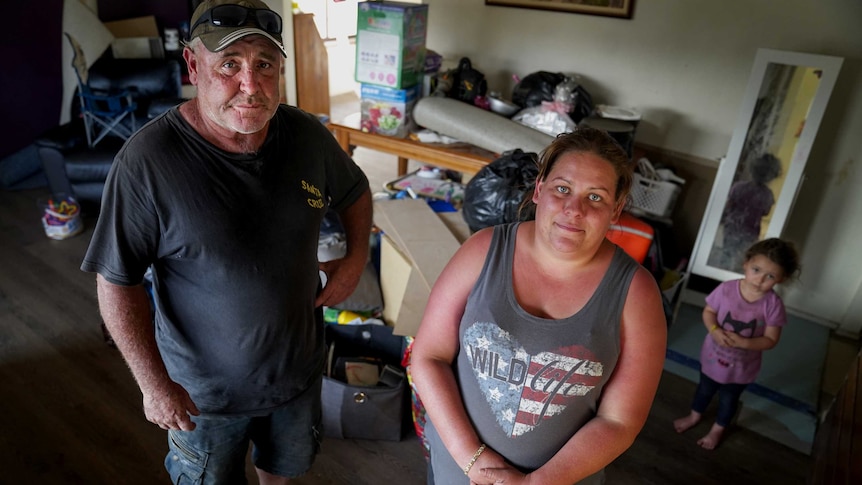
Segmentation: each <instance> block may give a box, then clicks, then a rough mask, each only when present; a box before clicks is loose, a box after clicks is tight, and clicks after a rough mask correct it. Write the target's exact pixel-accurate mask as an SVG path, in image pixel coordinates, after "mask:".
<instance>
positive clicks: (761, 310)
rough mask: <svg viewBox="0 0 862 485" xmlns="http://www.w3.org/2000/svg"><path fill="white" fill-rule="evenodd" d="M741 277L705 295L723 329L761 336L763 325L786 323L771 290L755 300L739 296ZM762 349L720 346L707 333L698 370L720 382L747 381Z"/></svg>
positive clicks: (756, 367)
mask: <svg viewBox="0 0 862 485" xmlns="http://www.w3.org/2000/svg"><path fill="white" fill-rule="evenodd" d="M740 281H741V280H732V281H725V282H724V283H721V284H720V285H719V286H718V288H716V289H715V290H713V292H712V293H710V294H709V296H707V297H706V303H707V305H709V306H710V307H712V308H713V309H715V310H716V311H717V316H718V324H719V326H720V327H721V328H723V329H724V330H726V331H731V332H734V333H737V334H739V335H741V336H743V337H748V338H751V337H760V336H762V335H763V334H764V333H765V332H766V327H783V326H784V325H785V324H786V323H787V314H786V313H785V310H784V303H783V302H782V301H781V297H780V296H778V294H777V293H775V292H774V291H771V290H770V292H769V293H767V294H766V295H764V296H763V297H762V298H760V299H759V300H757V301H755V302H748V301H745V299H744V298H742V294H741V293H740V291H739V283H740ZM762 357H763V351H762V350H746V349H737V348H729V347H722V346H720V345H718V344H717V343H716V342H715V340H714V339H713V338H712V335H711V334H707V336H706V338H705V339H704V341H703V346H702V347H701V350H700V367H701V371H702V372H703V373H704V374H706V375H707V376H709V377H710V378H712V379H713V380H715V381H716V382H720V383H722V384H729V383H733V384H750V383H752V382H754V380H755V379H756V378H757V374H758V373H759V372H760V365H761V361H762Z"/></svg>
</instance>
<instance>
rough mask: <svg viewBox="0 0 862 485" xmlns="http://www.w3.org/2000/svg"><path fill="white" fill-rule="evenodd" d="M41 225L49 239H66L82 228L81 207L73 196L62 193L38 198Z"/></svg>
mask: <svg viewBox="0 0 862 485" xmlns="http://www.w3.org/2000/svg"><path fill="white" fill-rule="evenodd" d="M38 204H39V208H40V210H41V211H42V227H43V228H44V229H45V235H46V236H48V237H49V238H51V239H58V240H60V239H67V238H70V237H72V236H74V235H76V234H79V233H80V232H81V231H83V230H84V224H83V223H82V221H81V207H80V205H78V201H76V200H75V199H74V197H71V196H66V195H64V194H59V195H54V196H51V197H48V198H45V199H39V201H38Z"/></svg>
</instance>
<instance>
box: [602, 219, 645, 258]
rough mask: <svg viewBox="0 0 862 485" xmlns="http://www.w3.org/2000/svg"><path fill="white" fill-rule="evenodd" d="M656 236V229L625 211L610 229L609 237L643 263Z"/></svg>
mask: <svg viewBox="0 0 862 485" xmlns="http://www.w3.org/2000/svg"><path fill="white" fill-rule="evenodd" d="M654 236H655V229H653V227H652V226H650V225H649V224H647V223H646V222H644V221H642V220H640V219H638V218H637V217H635V216H633V215H631V214H629V213H628V212H623V213H622V214H620V219H619V221H617V223H616V224H612V225H611V227H610V228H609V229H608V234H607V236H606V237H607V238H608V240H610V241H611V242H612V243H614V244H616V245H617V246H619V247H621V248H623V250H624V251H625V252H626V253H627V254H628V255H629V256H631V257H632V259H634V260H635V261H637V262H638V263H640V264H643V263H644V261H646V257H647V254H649V248H650V246H651V245H652V242H653V238H654Z"/></svg>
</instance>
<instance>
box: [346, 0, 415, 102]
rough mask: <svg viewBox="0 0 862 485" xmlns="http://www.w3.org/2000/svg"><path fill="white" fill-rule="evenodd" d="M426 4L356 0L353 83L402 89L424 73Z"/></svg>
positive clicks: (411, 84) (413, 82) (412, 83)
mask: <svg viewBox="0 0 862 485" xmlns="http://www.w3.org/2000/svg"><path fill="white" fill-rule="evenodd" d="M427 27H428V5H420V4H413V3H401V2H360V3H359V4H358V15H357V25H356V73H355V78H356V82H359V83H369V84H376V85H379V86H386V87H390V88H395V89H403V88H406V87H410V86H413V85H416V84H420V83H421V80H422V76H423V74H424V72H425V35H426V32H427Z"/></svg>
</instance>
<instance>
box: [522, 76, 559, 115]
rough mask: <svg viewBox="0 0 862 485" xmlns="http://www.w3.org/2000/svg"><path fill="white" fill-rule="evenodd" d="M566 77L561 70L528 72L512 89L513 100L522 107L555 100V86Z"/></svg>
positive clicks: (530, 106)
mask: <svg viewBox="0 0 862 485" xmlns="http://www.w3.org/2000/svg"><path fill="white" fill-rule="evenodd" d="M565 78H566V76H565V75H564V74H563V73H561V72H547V71H537V72H534V73H532V74H528V75H527V76H525V77H524V78H523V79H521V80H520V81H518V84H516V85H515V88H514V89H513V90H512V102H513V103H515V104H517V105H518V106H520V107H521V108H532V107H533V106H539V105H540V104H542V101H553V100H554V88H556V87H557V84H560V83H561V82H563V79H565Z"/></svg>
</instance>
